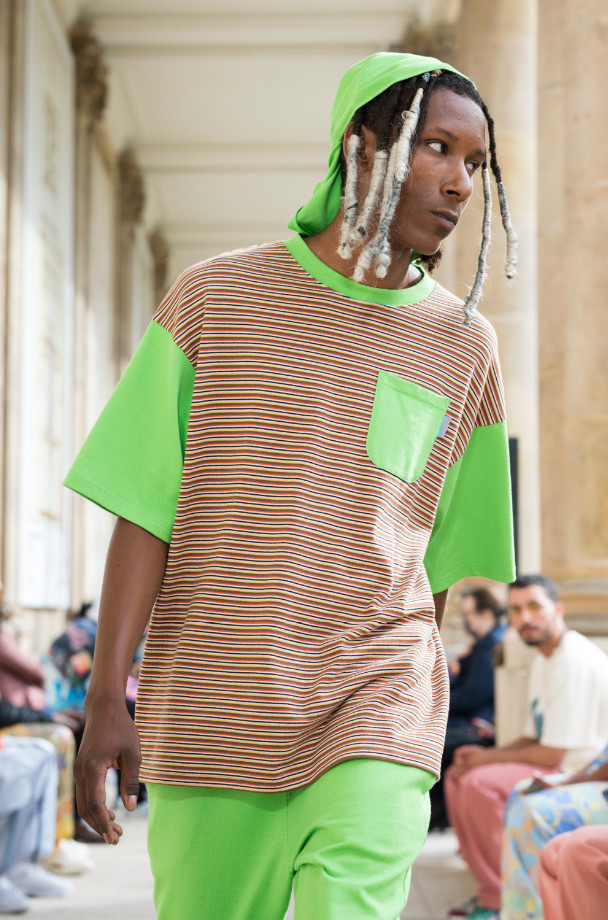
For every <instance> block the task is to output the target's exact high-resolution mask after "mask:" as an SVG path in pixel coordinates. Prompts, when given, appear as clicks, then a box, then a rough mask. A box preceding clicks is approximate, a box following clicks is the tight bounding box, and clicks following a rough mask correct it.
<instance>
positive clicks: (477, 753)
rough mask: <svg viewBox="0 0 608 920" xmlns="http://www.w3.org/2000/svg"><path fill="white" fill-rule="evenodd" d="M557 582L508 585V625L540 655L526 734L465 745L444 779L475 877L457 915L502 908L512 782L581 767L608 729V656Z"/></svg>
mask: <svg viewBox="0 0 608 920" xmlns="http://www.w3.org/2000/svg"><path fill="white" fill-rule="evenodd" d="M563 615H564V609H563V606H562V604H560V603H559V600H558V592H557V586H556V585H555V583H554V582H553V581H552V580H551V579H550V578H547V577H546V576H544V575H527V576H520V578H518V579H517V580H516V581H515V582H513V584H512V585H511V586H510V589H509V616H510V621H511V625H512V626H513V627H514V628H515V629H516V630H517V631H518V633H519V635H520V636H521V638H522V639H523V641H524V642H525V643H526V644H527V645H531V646H535V647H536V648H537V649H538V652H539V654H538V655H537V656H536V658H535V660H534V662H533V664H532V669H531V674H530V684H529V690H528V701H529V715H528V719H527V723H526V726H525V728H524V732H523V735H522V736H521V737H520V738H518V739H517V740H515V741H513V742H511V744H508V745H504V746H502V747H496V748H481V747H478V746H477V745H465V746H463V747H461V748H458V749H457V751H456V753H455V755H454V763H453V766H452V767H451V768H450V769H449V770H448V772H447V774H446V777H445V795H446V802H447V807H448V812H449V816H450V823H451V824H452V827H453V828H454V830H455V832H456V835H457V837H458V841H459V844H460V851H461V853H462V856H463V858H464V859H465V861H466V862H467V864H468V866H469V868H470V870H471V872H472V873H473V875H474V876H475V878H476V879H477V882H478V885H479V887H478V891H477V894H476V896H475V897H474V898H473V899H472V900H471V901H470V902H467V904H465V905H462V906H461V907H457V908H454V909H453V910H452V911H450V914H451V915H452V916H458V915H460V916H463V915H464V916H469V917H471V918H473V920H491V918H493V917H494V916H496V917H497V912H498V910H499V909H500V851H501V841H502V830H503V817H504V809H505V803H506V801H507V798H508V796H509V793H510V792H511V790H512V788H513V786H514V785H515V783H517V782H519V781H521V780H524V779H527V778H530V777H532V776H533V775H534V774H535V773H539V772H540V773H555V772H569V771H574V770H577V769H579V768H580V767H582V766H583V765H584V764H585V763H586V762H587V761H588V760H590V759H591V758H593V757H594V756H595V755H596V754H597V753H599V751H600V750H601V749H602V747H603V746H604V739H605V737H606V736H607V735H608V661H607V659H606V656H605V655H604V653H603V652H602V651H601V650H600V649H599V648H598V647H597V646H596V645H594V644H593V643H592V642H590V641H589V640H588V639H585V637H584V636H581V635H580V634H579V633H577V632H575V631H574V630H569V629H567V628H566V625H565V623H564V620H563Z"/></svg>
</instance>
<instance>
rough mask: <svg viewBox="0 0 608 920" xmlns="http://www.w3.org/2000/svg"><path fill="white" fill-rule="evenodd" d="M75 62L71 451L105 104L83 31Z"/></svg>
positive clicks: (80, 545) (80, 515) (94, 52)
mask: <svg viewBox="0 0 608 920" xmlns="http://www.w3.org/2000/svg"><path fill="white" fill-rule="evenodd" d="M70 43H71V46H72V50H73V52H74V57H75V61H76V137H75V145H76V157H75V173H76V174H75V186H76V196H75V200H76V228H75V230H76V232H75V243H76V246H75V258H74V272H75V278H74V293H75V296H74V342H75V349H74V355H75V360H74V446H75V447H76V448H77V447H79V446H80V444H81V443H82V441H83V440H84V437H85V434H86V429H87V421H86V402H87V386H88V376H87V372H88V360H87V359H88V355H87V309H88V301H89V280H90V279H89V254H90V253H89V233H90V224H91V160H92V150H93V145H94V143H95V140H96V135H97V131H98V127H99V124H100V122H101V119H102V117H103V113H104V109H105V106H106V101H107V94H108V85H107V68H106V65H105V62H104V60H103V55H102V52H101V46H100V44H99V42H98V40H97V39H96V38H95V37H94V35H93V34H92V33H91V32H90V30H89V29H88V28H87V27H86V26H81V25H76V26H75V27H74V28H73V29H72V31H71V34H70ZM84 534H85V503H84V501H81V500H78V499H76V500H75V501H74V512H73V544H72V545H73V550H72V573H73V574H72V599H73V605H74V606H75V607H78V606H79V605H80V603H81V602H82V601H83V600H88V599H89V598H85V592H84V571H85V558H84V553H85V551H86V548H85V539H84Z"/></svg>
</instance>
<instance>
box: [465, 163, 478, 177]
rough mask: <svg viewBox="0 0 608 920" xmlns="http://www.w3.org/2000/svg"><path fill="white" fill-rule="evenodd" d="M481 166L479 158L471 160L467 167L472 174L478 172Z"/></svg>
mask: <svg viewBox="0 0 608 920" xmlns="http://www.w3.org/2000/svg"><path fill="white" fill-rule="evenodd" d="M480 168H481V163H478V162H477V160H471V161H470V163H467V169H468V170H469V172H470V174H471V175H473V173H476V172H477V170H478V169H480Z"/></svg>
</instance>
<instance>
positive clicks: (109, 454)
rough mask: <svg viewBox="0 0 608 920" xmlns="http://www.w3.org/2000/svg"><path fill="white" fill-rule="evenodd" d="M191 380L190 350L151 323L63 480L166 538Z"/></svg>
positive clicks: (180, 465) (173, 510)
mask: <svg viewBox="0 0 608 920" xmlns="http://www.w3.org/2000/svg"><path fill="white" fill-rule="evenodd" d="M193 386H194V368H193V366H192V364H191V363H190V361H189V360H188V358H187V357H186V355H185V354H184V352H183V351H182V350H181V348H179V346H178V345H176V344H175V342H174V340H173V338H172V336H171V334H170V333H169V332H168V331H167V330H166V329H165V328H164V327H163V326H161V325H160V324H159V323H156V322H152V323H150V326H149V327H148V329H147V331H146V333H145V335H144V337H143V339H142V341H141V344H140V346H139V348H138V349H137V351H136V353H135V355H134V356H133V359H132V361H131V363H130V364H129V366H128V367H127V370H126V371H125V373H124V375H123V377H122V378H121V380H120V382H119V383H118V386H117V387H116V389H115V390H114V393H113V394H112V396H111V397H110V400H109V401H108V403H107V405H106V407H105V408H104V410H103V412H102V413H101V415H100V417H99V419H98V420H97V422H96V424H95V426H94V428H93V429H92V431H91V433H90V434H89V436H88V438H87V440H86V441H85V443H84V445H83V446H82V449H81V450H80V452H79V454H78V456H77V457H76V460H75V461H74V464H73V466H72V468H71V469H70V471H69V473H68V475H67V476H66V479H65V485H66V486H67V487H68V488H70V489H72V490H73V491H74V492H78V494H80V495H83V496H84V497H85V498H88V499H90V500H91V501H93V502H95V503H96V504H97V505H101V507H102V508H106V509H107V510H108V511H110V512H112V513H113V514H116V515H119V516H120V517H124V518H126V519H127V520H129V521H132V522H133V523H134V524H138V525H139V526H140V527H143V528H144V529H145V530H148V531H149V532H150V533H153V534H154V535H155V536H157V537H159V538H160V539H161V540H165V541H166V542H167V543H168V542H169V541H170V540H171V532H172V530H173V522H174V520H175V513H176V510H177V499H178V496H179V489H180V484H181V478H182V470H183V460H184V451H185V446H186V435H187V431H188V420H189V416H190V405H191V402H192V390H193Z"/></svg>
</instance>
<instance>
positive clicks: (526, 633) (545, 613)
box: [509, 585, 564, 646]
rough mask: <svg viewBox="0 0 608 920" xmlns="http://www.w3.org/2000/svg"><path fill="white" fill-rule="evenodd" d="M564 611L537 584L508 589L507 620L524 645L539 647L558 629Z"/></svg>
mask: <svg viewBox="0 0 608 920" xmlns="http://www.w3.org/2000/svg"><path fill="white" fill-rule="evenodd" d="M563 613H564V609H563V607H562V605H561V604H558V603H556V602H555V601H553V600H551V598H550V597H549V595H548V594H547V592H546V591H545V589H544V588H541V586H540V585H529V586H528V587H527V588H511V590H510V591H509V619H510V621H511V626H513V627H514V629H516V630H517V632H518V633H519V635H520V636H521V638H522V639H523V641H524V642H525V643H526V645H534V646H537V645H543V644H544V643H545V642H547V641H549V640H550V639H551V638H553V637H554V636H555V635H556V634H558V633H559V631H560V629H561V626H562V619H563Z"/></svg>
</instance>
